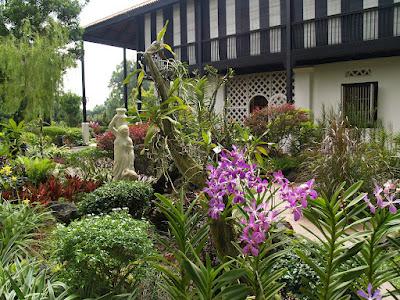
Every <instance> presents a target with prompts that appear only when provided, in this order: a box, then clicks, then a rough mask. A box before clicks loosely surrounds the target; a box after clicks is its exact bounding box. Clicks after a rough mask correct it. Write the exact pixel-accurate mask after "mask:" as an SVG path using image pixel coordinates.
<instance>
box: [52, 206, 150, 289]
mask: <svg viewBox="0 0 400 300" xmlns="http://www.w3.org/2000/svg"><path fill="white" fill-rule="evenodd" d="M149 230H150V228H149V225H148V223H146V222H144V221H139V220H134V219H132V218H131V217H130V216H129V215H128V214H127V213H125V212H118V213H116V212H114V213H112V214H110V215H104V216H100V217H99V216H97V217H88V218H84V219H82V220H79V221H75V222H73V223H71V224H70V225H69V226H68V227H64V226H61V225H59V226H58V227H57V229H56V231H55V232H54V235H53V236H52V249H53V250H52V257H53V259H54V260H55V262H57V263H59V264H60V276H61V277H62V278H63V279H64V280H65V281H66V282H68V284H69V285H70V286H71V287H72V288H73V289H74V290H75V291H76V292H77V293H79V294H80V295H81V296H86V297H90V296H92V297H93V296H97V297H98V296H102V295H104V294H107V293H110V292H111V293H113V294H114V293H122V292H128V291H129V288H130V287H132V286H133V285H134V283H135V281H136V280H140V278H141V277H142V276H144V275H145V268H144V266H142V263H143V262H141V260H143V259H145V258H146V257H147V256H150V255H152V252H153V243H152V241H151V239H150V238H149Z"/></svg>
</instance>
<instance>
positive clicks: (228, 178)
mask: <svg viewBox="0 0 400 300" xmlns="http://www.w3.org/2000/svg"><path fill="white" fill-rule="evenodd" d="M208 170H209V179H208V181H207V187H206V188H205V189H204V192H205V193H206V194H207V195H208V196H209V198H210V200H209V210H208V213H209V216H210V217H211V218H212V219H214V220H218V219H220V218H222V219H226V218H228V217H230V216H231V215H232V211H233V210H235V209H236V208H237V209H238V210H239V211H240V212H241V213H242V215H243V217H242V219H241V222H240V223H241V225H242V234H241V237H240V242H241V243H242V244H243V245H244V248H243V251H244V253H246V254H252V255H254V256H257V255H258V254H259V249H260V245H261V244H262V243H263V242H264V241H265V239H266V235H267V234H268V231H269V229H270V228H271V226H272V225H273V224H275V223H276V222H277V221H279V218H278V217H279V215H280V214H281V213H282V212H283V210H286V209H290V210H291V212H292V214H293V217H294V220H295V221H298V220H299V219H300V218H301V216H302V210H303V209H304V208H306V207H307V204H308V199H316V198H317V193H316V192H315V190H313V185H314V180H311V181H309V182H307V183H304V184H302V185H300V186H298V187H294V186H292V185H291V184H290V182H289V181H288V180H287V179H286V178H285V177H284V176H283V174H282V172H276V173H274V174H273V179H272V180H271V181H268V180H265V179H261V178H260V177H259V176H258V173H257V166H256V165H251V164H248V163H247V162H246V160H245V154H244V151H240V150H239V149H237V147H235V146H234V147H233V150H232V151H224V152H222V153H221V156H220V161H219V163H218V166H217V167H214V166H209V167H208ZM275 195H279V197H280V199H281V200H283V203H284V204H283V205H284V207H283V208H281V205H280V203H278V202H279V201H276V199H274V198H275ZM275 201H276V202H275Z"/></svg>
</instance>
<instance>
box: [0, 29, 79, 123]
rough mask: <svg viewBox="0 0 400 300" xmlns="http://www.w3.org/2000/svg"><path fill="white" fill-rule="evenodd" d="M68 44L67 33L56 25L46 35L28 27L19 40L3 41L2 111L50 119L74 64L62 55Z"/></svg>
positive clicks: (0, 48) (0, 49) (0, 71)
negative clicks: (67, 71) (59, 93)
mask: <svg viewBox="0 0 400 300" xmlns="http://www.w3.org/2000/svg"><path fill="white" fill-rule="evenodd" d="M66 43H67V39H66V36H65V32H64V31H63V30H62V29H60V28H59V27H57V26H56V25H54V24H53V25H52V26H50V27H49V28H47V29H46V31H45V33H43V34H41V35H39V34H36V33H32V32H31V31H30V27H29V26H26V29H25V32H24V35H23V36H22V37H21V38H19V39H17V38H15V37H14V36H12V35H10V36H7V37H0V111H1V113H2V114H8V115H11V114H16V115H17V117H18V119H22V118H24V119H26V120H32V119H35V118H41V119H45V118H49V117H50V116H51V112H52V110H53V108H54V103H55V99H56V95H57V93H58V91H59V88H60V84H61V82H62V76H63V72H64V70H65V69H66V68H67V67H69V66H71V65H72V60H71V59H69V58H67V57H63V56H62V55H61V54H60V51H61V50H62V49H63V48H64V46H65V44H66Z"/></svg>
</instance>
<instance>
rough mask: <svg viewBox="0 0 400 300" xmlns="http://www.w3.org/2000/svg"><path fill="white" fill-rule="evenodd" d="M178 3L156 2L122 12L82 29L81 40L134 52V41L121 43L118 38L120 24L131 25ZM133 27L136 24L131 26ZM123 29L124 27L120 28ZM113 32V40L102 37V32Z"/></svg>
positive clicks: (120, 31)
mask: <svg viewBox="0 0 400 300" xmlns="http://www.w3.org/2000/svg"><path fill="white" fill-rule="evenodd" d="M177 2H179V0H156V1H155V2H151V3H149V4H146V5H143V6H140V7H137V8H134V9H132V10H129V11H126V12H123V13H121V14H118V15H116V16H114V17H111V18H108V19H106V20H104V21H100V22H98V23H95V24H93V25H89V26H87V27H86V28H85V29H84V34H83V40H84V41H87V42H94V43H99V44H105V45H109V46H116V47H123V48H128V49H133V50H135V49H136V48H137V43H136V41H131V42H129V43H126V42H122V41H121V40H120V38H119V37H121V36H123V30H124V29H123V28H119V27H121V26H120V24H122V23H133V22H135V21H134V20H135V18H136V17H137V16H140V15H143V14H146V13H148V12H151V11H155V10H158V9H160V8H162V7H164V6H167V5H171V4H174V3H177ZM132 25H133V26H135V25H136V27H137V26H138V24H132ZM122 27H124V26H122ZM107 31H113V32H115V33H118V34H117V36H116V37H115V38H111V37H107V38H104V37H103V34H102V33H103V32H107Z"/></svg>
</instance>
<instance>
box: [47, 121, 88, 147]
mask: <svg viewBox="0 0 400 300" xmlns="http://www.w3.org/2000/svg"><path fill="white" fill-rule="evenodd" d="M43 135H44V136H47V137H49V138H50V139H51V142H52V143H54V144H56V145H57V146H63V145H75V146H77V145H81V144H82V130H81V129H80V128H71V127H63V126H46V127H43Z"/></svg>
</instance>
